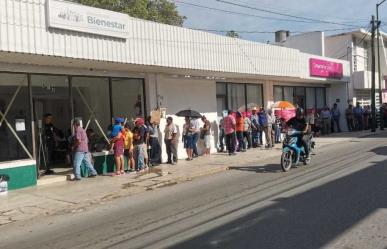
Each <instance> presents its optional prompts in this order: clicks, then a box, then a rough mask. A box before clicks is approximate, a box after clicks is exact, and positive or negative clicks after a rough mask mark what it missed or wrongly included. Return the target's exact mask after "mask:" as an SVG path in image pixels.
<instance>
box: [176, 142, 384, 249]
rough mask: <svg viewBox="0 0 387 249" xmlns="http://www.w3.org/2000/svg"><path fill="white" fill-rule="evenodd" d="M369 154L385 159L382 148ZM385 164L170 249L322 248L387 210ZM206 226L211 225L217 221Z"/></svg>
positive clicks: (279, 202) (281, 201) (282, 200)
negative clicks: (373, 153)
mask: <svg viewBox="0 0 387 249" xmlns="http://www.w3.org/2000/svg"><path fill="white" fill-rule="evenodd" d="M374 152H375V153H377V154H382V155H387V147H383V148H380V149H378V150H377V151H374ZM386 165H387V160H384V161H381V162H376V163H373V164H372V166H369V167H367V168H365V169H363V170H360V171H357V172H354V173H352V174H350V175H347V176H344V177H342V178H339V179H336V180H333V181H331V182H328V183H326V184H324V185H321V186H318V187H315V188H313V189H309V190H307V191H305V192H302V193H299V194H296V195H294V196H290V197H286V198H278V199H276V200H274V204H272V205H270V206H267V207H265V208H259V209H258V208H257V209H255V210H254V211H252V212H250V213H248V214H246V215H244V216H241V217H239V218H235V219H234V220H232V221H230V222H228V223H226V224H223V225H219V226H218V227H216V228H214V229H212V230H209V231H205V232H204V231H203V233H202V234H200V235H197V236H196V237H193V238H191V239H188V240H187V241H184V242H181V243H179V244H177V245H174V246H173V247H170V248H176V249H177V248H179V249H182V248H222V249H226V248H265V249H271V248H273V249H277V248H297V249H310V248H322V247H323V246H326V245H327V244H328V243H330V242H332V241H333V240H335V239H337V238H338V237H339V236H340V235H342V234H343V233H345V232H346V231H348V230H350V229H351V228H353V227H354V226H356V225H358V224H359V222H360V221H362V220H365V219H366V218H367V217H369V216H370V215H372V214H373V213H375V212H376V211H377V210H380V209H384V208H387V198H386V189H387V180H386V179H387V178H386V176H387V167H386ZM258 203H260V200H255V201H254V202H252V203H250V204H247V205H245V206H243V207H238V208H237V207H236V209H235V210H234V211H233V212H236V211H240V210H243V209H245V208H249V207H251V206H253V205H255V204H258ZM221 215H222V214H219V217H218V218H221V217H222V216H221ZM208 222H216V218H214V220H209V221H208ZM182 232H183V231H182Z"/></svg>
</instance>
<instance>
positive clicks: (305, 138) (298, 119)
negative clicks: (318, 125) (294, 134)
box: [286, 108, 310, 159]
mask: <svg viewBox="0 0 387 249" xmlns="http://www.w3.org/2000/svg"><path fill="white" fill-rule="evenodd" d="M286 124H287V126H289V127H291V128H293V129H295V130H297V131H301V132H302V135H300V139H298V141H300V145H301V146H303V147H304V149H305V154H306V158H307V159H310V155H309V135H307V134H308V131H310V129H309V122H308V121H307V120H306V118H305V113H304V110H303V109H302V108H297V110H296V116H295V117H293V118H291V119H289V121H288V122H287V123H286Z"/></svg>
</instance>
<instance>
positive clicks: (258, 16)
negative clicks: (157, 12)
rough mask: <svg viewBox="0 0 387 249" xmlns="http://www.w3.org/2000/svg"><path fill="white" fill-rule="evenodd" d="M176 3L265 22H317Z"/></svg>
mask: <svg viewBox="0 0 387 249" xmlns="http://www.w3.org/2000/svg"><path fill="white" fill-rule="evenodd" d="M175 2H176V3H180V4H183V5H188V6H193V7H197V8H202V9H208V10H214V11H219V12H223V13H228V14H234V15H242V16H249V17H256V18H261V19H265V20H276V21H284V22H302V23H316V21H306V20H293V19H284V18H276V17H274V18H273V17H268V16H260V15H253V14H248V13H243V12H236V11H230V10H224V9H219V8H213V7H209V6H204V5H200V4H194V3H187V2H184V1H181V0H175Z"/></svg>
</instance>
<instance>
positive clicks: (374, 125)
mask: <svg viewBox="0 0 387 249" xmlns="http://www.w3.org/2000/svg"><path fill="white" fill-rule="evenodd" d="M371 26H372V29H371V30H372V31H371V70H372V82H371V115H372V124H371V132H375V131H376V108H375V74H376V72H375V30H376V26H375V16H374V15H373V16H372V21H371Z"/></svg>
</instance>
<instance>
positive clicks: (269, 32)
mask: <svg viewBox="0 0 387 249" xmlns="http://www.w3.org/2000/svg"><path fill="white" fill-rule="evenodd" d="M189 28H190V29H194V30H200V31H206V32H217V33H227V32H229V31H235V32H237V33H241V34H244V33H245V34H274V33H275V32H276V31H255V30H235V29H230V30H218V29H203V28H193V27H189ZM342 30H353V28H342V29H325V30H304V31H290V33H292V34H303V33H309V32H315V31H321V32H332V31H342Z"/></svg>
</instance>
